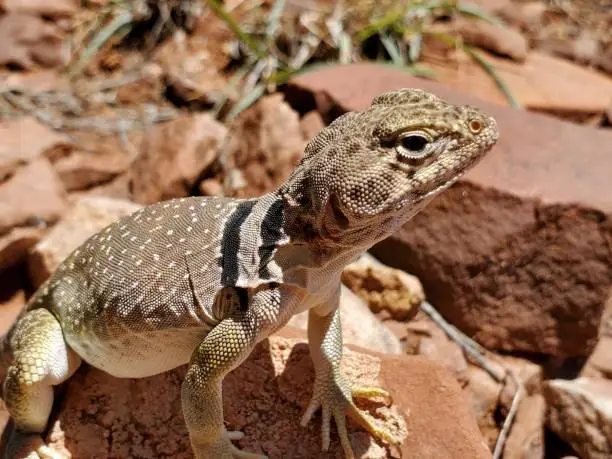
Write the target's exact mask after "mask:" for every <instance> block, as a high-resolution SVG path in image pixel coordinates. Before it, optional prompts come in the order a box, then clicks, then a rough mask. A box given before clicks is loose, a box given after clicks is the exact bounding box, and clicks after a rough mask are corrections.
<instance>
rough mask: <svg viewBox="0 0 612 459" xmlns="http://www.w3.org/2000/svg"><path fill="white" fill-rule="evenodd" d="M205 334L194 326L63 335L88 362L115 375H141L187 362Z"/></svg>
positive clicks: (164, 370)
mask: <svg viewBox="0 0 612 459" xmlns="http://www.w3.org/2000/svg"><path fill="white" fill-rule="evenodd" d="M206 334H207V331H206V330H204V329H202V328H200V329H198V328H194V329H175V330H157V331H149V332H143V333H126V334H125V335H123V336H120V337H117V338H114V339H104V340H101V339H100V338H99V337H97V336H96V335H94V334H86V335H80V336H78V337H75V336H71V334H66V336H65V337H66V342H67V343H68V345H69V346H70V347H71V348H72V349H73V350H74V351H75V352H76V353H77V354H79V355H80V356H81V357H82V358H83V360H85V361H86V362H87V363H89V364H90V365H92V366H94V367H96V368H99V369H100V370H103V371H105V372H106V373H108V374H110V375H113V376H116V377H119V378H144V377H147V376H152V375H156V374H159V373H163V372H166V371H169V370H172V369H173V368H176V367H178V366H180V365H184V364H186V363H188V362H189V359H190V358H191V354H192V353H193V351H194V349H195V348H196V346H197V345H198V344H200V342H201V341H202V340H203V339H204V338H205V337H206Z"/></svg>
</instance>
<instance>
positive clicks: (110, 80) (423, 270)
mask: <svg viewBox="0 0 612 459" xmlns="http://www.w3.org/2000/svg"><path fill="white" fill-rule="evenodd" d="M80 3H82V4H80ZM141 3H142V4H141ZM213 3H214V2H213ZM248 3H249V2H244V1H227V2H225V7H226V8H227V11H229V13H231V15H232V17H234V18H236V20H237V21H238V22H239V23H240V24H247V25H244V26H243V27H244V30H247V31H251V32H250V33H251V35H250V36H251V37H258V35H257V33H255V32H253V30H256V29H255V26H254V25H252V24H251V22H249V21H250V20H251V19H252V18H251V16H249V14H251V15H252V11H253V8H251V7H248V6H247V4H248ZM280 3H281V2H261V5H259V7H258V8H263V10H264V11H266V12H267V13H269V15H271V16H274V14H273V13H274V12H275V11H277V8H276V7H277V5H278V4H280ZM311 3H312V5H314V7H313V6H312V5H311ZM315 3H316V4H315ZM332 3H334V2H326V1H323V0H320V2H314V1H313V2H297V1H288V2H286V4H285V5H284V6H285V9H286V11H287V12H291V13H292V14H294V15H297V16H295V17H297V18H298V19H297V20H294V21H293V22H290V21H288V20H287V21H286V22H283V21H280V22H277V23H276V24H275V23H274V22H273V21H269V22H267V25H265V24H264V25H265V27H267V29H266V30H269V29H274V26H276V28H277V29H281V30H282V31H284V32H283V33H284V34H285V35H282V34H280V35H276V36H277V37H278V40H277V41H275V42H274V43H272V42H267V45H268V47H269V48H270V50H272V51H270V54H268V55H266V56H263V55H258V59H255V60H254V61H253V62H252V63H251V64H252V66H251V67H248V66H246V64H245V66H242V67H241V65H242V63H244V62H248V61H249V59H248V52H247V51H245V43H246V42H243V43H242V45H238V44H237V41H236V38H235V33H234V32H236V30H234V31H232V27H231V24H228V23H227V22H224V21H223V20H221V19H220V18H219V16H218V15H215V14H213V12H212V10H211V9H210V8H208V7H207V6H206V5H208V4H210V2H208V3H207V2H191V1H180V0H173V1H171V0H168V1H163V2H148V3H146V2H127V3H126V4H124V3H122V2H109V1H105V0H95V1H94V0H89V1H83V2H78V1H76V0H38V1H37V0H28V1H25V0H4V1H0V333H3V332H4V331H5V330H6V329H7V327H8V326H9V325H10V323H11V322H12V320H13V319H14V317H15V315H16V314H17V313H18V311H19V310H20V309H21V308H22V307H23V305H24V304H25V302H26V301H27V299H28V298H29V296H30V295H31V294H32V292H33V291H34V290H35V289H36V287H38V286H39V285H40V284H41V283H42V282H43V281H44V280H45V279H46V278H47V277H48V276H49V275H50V274H51V273H52V272H53V270H54V269H55V267H56V266H57V264H58V263H59V262H60V261H61V260H62V259H63V257H65V256H66V255H68V253H70V251H72V250H73V249H74V248H75V247H76V246H77V245H79V244H80V243H81V242H82V241H83V240H84V239H85V238H86V237H87V236H89V235H90V234H92V233H93V232H95V231H97V230H98V229H100V228H102V227H103V226H105V225H106V224H108V223H109V222H111V221H113V220H114V219H116V218H118V217H120V216H122V215H125V214H127V213H130V212H132V211H134V210H135V209H137V208H139V207H140V206H142V205H146V204H149V203H153V202H157V201H159V200H162V199H167V198H171V197H178V196H188V195H229V196H256V195H259V194H262V193H263V192H265V191H268V190H270V189H272V188H274V187H275V186H277V185H278V184H279V183H280V182H282V180H283V179H284V178H285V177H286V176H287V174H288V173H289V172H290V171H291V169H292V168H293V166H294V165H295V164H296V162H297V161H298V160H299V158H300V156H301V154H302V150H303V148H304V145H305V143H306V142H307V140H308V139H309V138H310V137H311V136H312V135H313V134H314V133H316V132H317V131H318V130H319V129H320V128H321V127H322V126H324V125H325V124H326V123H328V122H329V121H331V120H332V119H334V118H335V117H337V116H338V115H340V114H341V113H343V112H345V111H348V110H354V109H362V108H365V107H366V106H367V105H369V103H370V101H371V99H372V98H373V97H374V96H375V95H377V94H379V93H380V92H382V91H384V90H389V89H396V88H399V87H421V88H424V89H427V90H430V91H433V92H435V93H436V94H438V95H440V96H442V97H444V98H447V99H449V100H451V101H453V102H459V103H473V104H476V105H479V106H481V107H483V108H484V109H485V110H486V111H488V112H489V113H491V114H492V115H493V116H494V117H495V118H496V119H497V122H498V124H499V127H500V130H501V139H500V142H499V144H498V146H496V148H495V150H494V151H493V152H492V153H491V154H490V155H489V156H488V157H487V158H486V159H485V160H484V161H483V162H482V163H481V164H480V165H479V166H478V167H477V168H475V169H474V170H473V172H471V173H470V174H468V175H467V176H466V177H465V178H464V179H463V180H462V181H460V182H459V183H457V184H456V185H455V186H453V187H452V188H451V189H450V190H448V191H447V192H446V193H444V194H443V195H442V196H440V197H439V198H437V199H436V200H435V201H434V202H433V203H432V204H431V205H430V206H429V207H428V208H427V209H426V210H424V211H423V212H422V213H421V214H419V215H418V216H417V217H416V218H415V219H414V220H413V221H411V222H409V223H408V224H407V225H406V226H405V227H403V228H402V229H401V230H400V231H398V232H397V233H396V234H395V235H394V236H392V237H390V238H389V239H387V240H385V241H383V242H381V243H380V244H379V245H377V246H376V247H374V248H373V250H372V251H371V254H372V255H373V256H374V257H376V258H375V259H374V258H371V257H366V258H364V259H363V260H360V261H359V262H357V263H355V264H354V265H351V266H350V267H348V268H347V269H346V271H345V273H344V277H343V282H344V284H345V286H344V288H343V296H342V305H341V308H342V315H343V322H344V327H345V338H346V341H347V346H348V348H350V350H348V351H347V355H346V358H345V371H346V372H347V374H349V375H351V377H352V378H354V379H356V380H359V381H363V382H365V383H375V384H379V385H382V386H384V387H386V388H388V389H389V390H390V391H391V392H392V393H393V394H394V396H395V403H394V405H393V406H392V407H391V408H387V407H384V406H379V405H373V406H363V408H364V409H367V410H368V411H370V413H371V414H372V415H373V416H375V417H376V418H377V419H378V420H379V421H380V422H381V423H384V424H385V425H387V426H388V428H390V429H391V430H392V431H394V432H395V433H396V435H398V436H400V437H401V438H403V439H404V440H403V444H402V447H401V449H402V452H403V457H408V458H417V459H420V458H436V459H440V458H449V459H451V458H453V459H456V458H480V457H482V458H487V457H489V458H491V457H495V458H501V457H503V458H505V459H509V458H511V459H539V458H546V459H557V458H558V459H561V458H570V457H577V458H585V459H603V458H610V457H612V223H611V222H612V193H611V192H610V179H609V177H610V171H611V170H612V147H611V145H612V130H611V129H610V127H611V126H612V32H611V31H612V4H611V3H610V0H563V1H554V2H553V1H544V0H473V1H472V2H471V3H470V4H469V6H465V7H464V6H463V5H468V4H467V3H465V2H462V3H461V5H460V7H461V8H463V10H464V11H467V12H468V13H469V12H470V11H471V12H472V13H470V14H467V13H465V14H461V15H457V14H453V15H449V14H441V15H440V16H436V20H431V21H429V22H426V23H425V25H424V26H423V24H421V25H422V26H423V27H425V26H426V29H427V33H423V34H415V32H414V30H412V29H410V30H408V29H407V30H405V31H404V33H403V35H402V38H401V40H399V41H398V39H397V36H396V35H391V34H390V32H389V34H387V35H385V34H386V33H387V32H386V31H382V32H381V31H380V30H379V31H378V32H376V31H375V33H373V36H376V37H378V38H379V39H380V41H379V42H373V41H372V40H373V39H372V38H371V37H370V38H367V39H364V41H363V43H362V44H363V49H364V50H365V51H364V52H363V53H362V54H360V55H359V56H355V53H353V54H350V53H349V54H348V56H349V57H348V58H347V57H346V56H347V54H346V53H344V51H343V49H344V48H342V47H341V46H339V47H338V48H337V49H336V48H334V46H332V45H333V42H334V40H335V38H334V33H331V32H330V33H329V34H328V35H329V37H332V38H334V40H332V38H329V37H326V38H325V39H321V40H320V41H319V42H318V43H319V44H318V45H317V47H316V50H314V48H312V47H310V48H309V47H308V46H309V45H308V43H310V42H309V41H308V40H307V39H312V37H313V36H317V37H318V36H319V35H320V34H319V33H318V32H317V33H315V32H313V30H315V29H316V27H319V26H321V24H322V23H318V22H316V21H314V20H312V18H313V15H314V16H316V14H315V13H314V12H313V11H317V10H316V8H323V7H324V6H325V5H328V4H330V5H331V4H332ZM355 3H360V4H361V3H362V2H355ZM363 3H364V4H365V3H368V2H363ZM378 3H380V4H384V5H388V4H390V3H392V2H387V1H384V0H383V1H381V2H378ZM400 3H401V2H400ZM404 3H406V2H404ZM408 3H412V2H408ZM414 3H418V2H414ZM451 3H453V2H451ZM153 4H157V6H156V7H153V6H152V5H153ZM117 5H119V6H117ZM125 5H129V8H128V7H127V6H125ZM117 8H119V9H117ZM122 8H123V9H122ZM249 8H250V9H249ZM457 8H459V7H457ZM389 11H391V12H393V11H394V10H393V9H392V8H391V7H389ZM319 14H322V13H319ZM326 14H327V13H326ZM338 14H339V13H338V10H337V9H336V10H330V12H329V14H328V16H325V17H323V19H325V20H326V21H327V22H323V24H324V25H325V26H326V27H329V30H332V31H333V30H336V29H334V27H335V26H337V25H338V24H343V23H342V21H340V20H338V17H339V16H338ZM283 17H284V16H283ZM432 17H433V16H432ZM475 17H478V18H482V17H486V18H489V20H482V19H479V20H475V19H474V18H475ZM319 19H320V18H319ZM383 19H385V20H388V19H389V18H388V16H384V15H383ZM120 21H124V22H123V23H122V24H123V25H122V26H121V27H117V28H115V29H112V28H111V25H113V24H117V23H119V22H120ZM240 21H243V22H240ZM500 21H501V22H503V24H505V25H500V23H499V22H500ZM379 23H380V21H378V22H376V21H373V22H371V23H370V24H369V26H364V27H362V29H363V30H364V31H365V32H368V31H369V30H371V27H372V24H379ZM355 24H357V25H359V23H358V22H356V23H355ZM120 25H121V24H120ZM344 25H345V26H346V24H344ZM357 25H356V26H355V27H357ZM315 26H316V27H315ZM347 27H348V26H347ZM368 27H370V28H368ZM111 29H112V30H111ZM317 30H319V29H317ZM321 30H322V29H321ZM326 30H327V29H326ZM343 30H344V31H348V30H349V29H348V28H345V29H343ZM419 30H421V29H419ZM100 31H102V33H100ZM305 31H306V32H305ZM107 32H108V33H107ZM110 32H112V33H110ZM105 33H106V35H107V38H108V36H112V39H110V40H106V39H105V40H102V38H101V37H104V34H105ZM362 33H363V32H362ZM368 33H369V32H368ZM309 34H310V35H309ZM298 35H299V37H301V38H300V40H301V41H296V42H292V41H291V40H290V38H291V37H293V36H298ZM340 35H341V34H340ZM390 37H391V38H390ZM393 37H395V38H393ZM449 37H450V38H449ZM247 38H248V37H247ZM345 38H346V36H345ZM393 40H395V41H393ZM402 40H403V41H402ZM247 41H248V40H247ZM341 41H342V40H340V42H341ZM330 43H332V45H330ZM334 43H335V42H334ZM390 43H391V44H390ZM398 44H399V45H398ZM406 44H409V46H408V47H406V48H404V47H402V46H404V45H406ZM98 45H99V46H98ZM272 45H274V46H276V47H277V48H274V47H273V46H272ZM324 45H325V46H324ZM400 45H401V46H400ZM394 46H395V48H394ZM247 48H248V46H247ZM373 48H376V49H377V51H376V53H378V54H376V53H374V55H373V51H372V49H373ZM379 48H380V49H379ZM381 49H382V50H383V51H384V52H381ZM416 49H418V51H419V52H418V53H416V52H415V50H416ZM304 50H306V51H304ZM338 50H339V51H338ZM393 50H395V51H397V52H394V51H393ZM336 51H337V54H333V53H334V52H336ZM302 52H306V53H307V56H308V59H309V61H313V62H314V61H316V62H326V65H324V66H320V67H318V68H314V69H312V70H311V71H308V72H303V73H299V74H283V73H282V72H281V70H282V71H284V70H286V69H285V68H284V67H282V68H281V67H279V66H278V65H277V64H278V62H280V61H282V59H280V58H278V56H279V55H281V54H283V53H284V54H286V55H290V56H292V58H295V59H297V58H298V57H299V56H300V55H301V54H300V53H302ZM381 53H382V54H381ZM402 53H408V54H410V56H413V55H414V54H415V53H416V54H418V62H417V63H418V66H419V69H420V70H419V72H418V73H422V72H421V71H422V70H423V69H428V70H429V71H432V72H433V73H432V74H431V75H430V78H421V77H417V76H415V75H413V73H415V72H416V70H415V69H416V68H417V67H416V66H412V65H411V66H410V67H409V69H410V72H408V71H406V70H405V69H400V68H398V66H397V65H396V66H392V65H381V63H375V62H373V60H376V59H377V58H378V57H380V56H382V57H383V58H384V59H386V60H391V61H393V62H395V63H397V59H401V58H402V56H404V54H402ZM332 55H333V59H332V58H330V56H332ZM379 55H380V56H379ZM245 56H246V57H245ZM404 57H405V56H404ZM275 59H276V60H275ZM332 60H333V61H334V62H336V63H332V62H331V61H332ZM260 62H263V63H264V64H262V65H261V66H260V67H258V65H259V63H260ZM270 62H276V64H275V65H276V66H272V67H270V66H266V65H268V63H270ZM483 62H484V63H485V65H482V63H483ZM251 64H249V65H251ZM243 68H247V69H248V71H247V72H246V73H241V71H242V69H243ZM279 69H280V70H279ZM491 69H493V70H491ZM281 74H282V75H281ZM283 75H284V76H283ZM281 76H283V77H282V78H281ZM264 77H266V78H268V79H267V80H265V81H264ZM273 77H274V78H277V80H274V82H273V81H272V80H273V79H274V78H273ZM240 78H242V79H240ZM278 78H280V80H278ZM237 81H239V82H240V83H239V84H237V83H236V82H237ZM262 81H263V83H262ZM377 260H378V261H377ZM425 300H427V303H425V302H424V301H425ZM429 304H430V305H433V306H434V307H435V308H436V309H437V310H438V311H439V312H440V313H441V315H442V316H443V317H444V318H445V319H446V320H447V321H448V322H450V323H451V324H452V325H454V327H456V329H458V330H460V331H461V332H463V333H465V334H466V335H467V336H468V337H470V338H472V339H474V340H475V341H476V342H478V343H479V344H480V345H481V346H482V347H483V348H484V349H482V350H481V351H480V352H481V353H482V354H483V355H484V364H485V367H486V369H483V367H482V364H481V365H477V364H476V361H475V360H474V358H473V357H471V356H469V355H468V354H467V353H466V352H465V351H464V349H462V347H460V346H459V344H457V342H456V341H454V340H453V339H451V338H449V335H448V334H447V333H446V332H445V331H444V330H443V329H442V328H441V327H440V325H439V323H437V322H436V321H434V320H432V318H431V315H429V314H427V312H428V311H429V309H428V305H429ZM304 327H305V320H304V317H300V316H298V317H296V318H294V319H293V320H292V322H291V324H290V326H288V327H287V328H286V329H283V330H282V331H281V332H280V333H279V334H278V335H277V336H274V337H272V338H270V339H269V340H267V341H265V342H264V343H262V344H261V345H260V346H259V347H258V348H257V350H256V351H255V352H254V353H253V354H252V355H251V357H250V358H249V359H248V360H247V361H246V362H245V364H243V365H242V366H241V367H240V368H238V369H236V370H235V371H234V372H233V373H232V374H231V375H230V376H229V377H228V378H227V380H226V381H225V385H224V390H225V392H224V396H225V399H224V405H225V411H226V421H227V423H228V426H230V427H231V428H232V429H241V430H244V432H245V433H246V437H245V438H244V439H243V440H241V441H240V442H239V444H240V446H241V447H244V448H248V449H250V450H254V451H257V450H259V451H263V452H265V453H266V454H269V455H270V457H271V458H280V457H296V458H298V457H299V458H311V457H340V451H341V450H340V447H339V445H338V444H337V443H334V442H332V448H331V452H330V453H329V454H327V455H322V454H320V453H319V449H318V448H319V433H318V432H319V431H318V428H319V424H318V423H317V422H315V423H312V424H311V425H310V426H308V428H306V429H303V428H301V427H300V426H299V418H300V416H301V413H302V411H303V409H304V408H305V406H306V404H307V402H308V397H309V394H310V387H311V385H312V377H313V371H312V365H311V363H310V360H309V358H308V353H307V348H306V346H305V344H304V343H305V334H304V331H303V329H304ZM451 332H452V329H451ZM485 349H486V350H485ZM487 369H488V371H487ZM183 373H184V368H179V369H177V370H175V371H173V372H169V373H167V374H164V375H159V376H156V377H153V378H146V379H143V380H119V379H115V378H112V377H110V376H108V375H105V374H103V373H101V372H100V371H98V370H96V369H93V368H90V367H87V366H83V367H82V368H81V369H80V370H79V371H78V373H77V375H76V376H75V377H74V378H73V379H72V380H70V381H69V382H68V383H66V384H64V385H63V386H61V387H60V388H58V391H57V403H56V409H55V410H54V414H53V419H52V422H51V425H50V427H49V432H48V433H47V440H48V441H49V443H50V444H51V445H52V446H53V447H54V448H55V449H56V450H57V451H60V452H62V453H65V454H66V455H67V457H69V455H70V454H71V455H72V457H73V458H77V459H81V458H90V457H95V458H132V457H133V458H154V457H173V458H174V457H176V458H181V457H185V458H188V457H191V453H190V451H189V448H188V440H187V433H186V429H185V427H184V424H183V421H182V417H181V416H182V415H181V413H180V409H179V408H180V403H179V392H180V391H179V388H180V381H181V377H182V374H183ZM517 394H518V395H517ZM317 419H318V418H317ZM0 420H1V422H2V424H4V423H6V412H5V411H0ZM350 436H351V441H352V443H353V446H354V449H355V451H356V452H357V453H359V455H360V456H359V457H364V458H365V457H368V458H383V457H394V455H397V454H398V453H397V452H394V451H392V450H387V449H385V448H383V447H382V446H381V445H376V444H375V443H372V442H371V441H370V438H369V437H368V436H367V435H365V434H364V433H363V432H362V431H361V430H360V429H359V428H358V427H356V426H351V427H350ZM496 448H497V449H496Z"/></svg>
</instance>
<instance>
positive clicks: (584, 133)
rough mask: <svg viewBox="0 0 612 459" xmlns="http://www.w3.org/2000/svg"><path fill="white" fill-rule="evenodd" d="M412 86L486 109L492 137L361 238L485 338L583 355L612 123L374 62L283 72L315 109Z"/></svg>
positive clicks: (593, 324)
mask: <svg viewBox="0 0 612 459" xmlns="http://www.w3.org/2000/svg"><path fill="white" fill-rule="evenodd" d="M402 87H418V88H422V89H425V90H429V91H432V92H434V93H436V94H437V95H439V96H440V97H443V98H445V99H448V100H450V101H451V102H454V103H464V104H465V103H469V104H474V105H478V106H479V107H481V108H482V109H484V110H485V111H487V112H488V113H490V114H491V115H492V116H493V117H495V118H496V120H497V122H498V125H499V128H500V132H501V138H500V141H499V143H498V144H497V145H496V147H495V148H494V149H493V151H491V153H490V154H489V155H487V157H485V159H484V160H483V161H482V162H481V163H479V164H478V165H477V166H476V167H475V168H474V169H473V170H472V171H470V172H469V173H468V174H466V176H465V177H464V179H462V180H461V181H460V182H459V183H457V184H456V185H454V186H453V187H451V188H450V189H449V190H447V191H446V192H445V193H442V194H441V195H440V196H438V197H437V198H436V199H435V200H434V201H433V202H432V203H431V204H430V205H429V206H428V207H427V208H426V209H425V210H424V211H422V212H421V213H420V214H419V215H417V216H416V217H415V218H414V219H413V220H411V221H410V222H408V223H407V224H406V225H405V226H404V227H403V228H402V229H400V230H399V231H398V232H397V233H396V234H395V235H393V236H392V237H390V238H388V239H387V240H385V241H383V242H381V243H380V244H378V245H377V246H375V247H374V248H373V249H372V253H373V255H375V256H376V257H377V258H378V259H379V260H380V261H382V262H384V263H385V264H387V265H389V266H392V267H395V268H399V269H403V270H404V271H406V272H409V273H411V274H414V275H416V276H417V277H418V278H419V279H420V280H421V282H422V283H423V286H424V288H425V292H426V294H427V297H428V299H429V300H430V301H431V303H432V304H433V305H434V306H435V307H436V308H437V309H438V310H439V311H440V312H441V313H442V314H443V315H444V316H445V317H446V319H447V320H450V321H451V322H452V323H453V324H455V325H456V326H458V327H459V328H461V329H462V330H463V331H464V332H466V333H468V334H469V335H470V336H471V337H473V338H475V339H476V340H478V341H479V342H480V343H481V344H483V345H484V346H485V347H487V348H490V349H503V350H508V351H513V350H514V351H528V352H533V353H544V354H551V355H559V356H586V355H589V353H590V352H591V350H592V349H593V347H594V345H595V343H596V340H597V334H598V328H599V324H600V320H601V317H602V312H603V306H604V303H605V301H606V299H607V298H608V296H609V291H610V290H609V289H610V287H611V286H612V245H611V244H610V240H611V238H612V224H611V223H610V222H611V221H612V219H610V217H609V216H610V214H612V195H611V194H610V193H602V192H601V190H605V189H608V188H609V182H610V179H609V171H610V170H612V155H610V151H609V148H607V147H606V146H607V145H612V132H610V131H607V130H604V129H595V128H590V127H585V126H578V125H575V124H571V123H568V122H564V121H560V120H557V119H555V118H552V117H549V116H546V115H542V114H536V113H529V112H525V111H521V110H513V109H510V108H506V107H502V106H499V105H495V104H492V103H487V102H484V101H481V100H479V99H477V98H475V97H473V96H469V95H466V94H459V93H457V92H455V91H453V90H451V89H449V88H447V87H445V86H443V85H441V84H438V83H435V82H432V81H429V80H425V79H419V78H416V77H413V76H410V75H408V74H406V73H405V72H402V71H399V70H394V69H392V68H389V67H383V66H378V65H374V64H356V65H349V66H334V67H327V68H325V69H322V70H319V71H316V72H310V73H306V74H304V75H301V76H299V77H297V78H295V79H293V80H292V81H290V84H289V87H288V89H287V98H288V100H289V101H290V102H291V103H292V104H294V105H295V106H297V105H301V106H302V107H304V110H309V109H315V108H316V109H318V110H319V111H320V112H321V114H322V116H323V118H324V119H330V118H333V117H335V116H337V115H339V114H341V113H343V112H345V111H348V110H361V109H364V108H366V107H367V106H369V104H370V102H371V100H372V98H373V97H375V96H376V95H377V94H379V93H381V92H383V91H386V90H391V89H398V88H402Z"/></svg>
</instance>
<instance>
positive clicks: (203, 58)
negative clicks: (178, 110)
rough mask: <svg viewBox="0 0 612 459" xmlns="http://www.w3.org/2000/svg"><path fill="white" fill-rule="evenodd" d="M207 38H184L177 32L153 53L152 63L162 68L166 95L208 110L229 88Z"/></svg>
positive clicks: (191, 36)
mask: <svg viewBox="0 0 612 459" xmlns="http://www.w3.org/2000/svg"><path fill="white" fill-rule="evenodd" d="M209 38H210V37H208V36H206V35H201V34H195V35H190V36H188V35H187V34H186V33H185V31H184V30H182V29H180V30H178V31H177V32H175V33H174V34H173V35H172V36H171V37H170V38H168V39H167V40H165V42H164V43H162V45H161V46H158V47H157V49H156V51H155V54H154V57H153V59H155V60H156V61H157V62H159V64H160V65H161V67H162V68H163V72H164V79H165V82H166V84H167V85H168V87H169V89H170V91H171V92H172V94H173V96H175V97H178V98H179V99H180V100H182V101H183V102H185V103H193V102H198V103H200V104H204V105H205V106H206V105H207V106H212V105H213V104H214V103H216V102H219V101H220V100H221V99H222V97H223V96H224V95H225V94H224V90H227V89H228V87H229V85H228V84H227V82H226V81H225V79H224V78H223V77H222V76H221V74H220V69H219V68H217V67H216V66H215V59H214V55H215V54H220V53H219V52H218V50H217V49H213V47H212V46H211V45H210V43H211V40H210V39H209ZM232 96H233V94H232Z"/></svg>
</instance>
